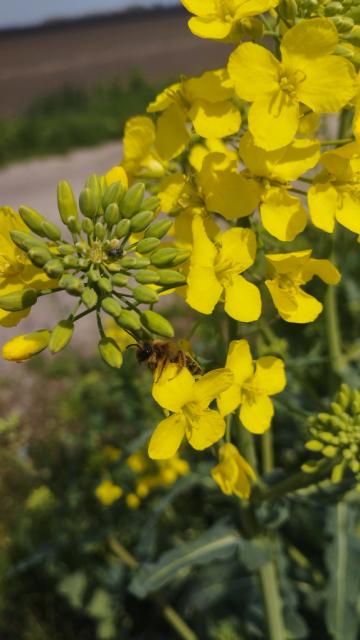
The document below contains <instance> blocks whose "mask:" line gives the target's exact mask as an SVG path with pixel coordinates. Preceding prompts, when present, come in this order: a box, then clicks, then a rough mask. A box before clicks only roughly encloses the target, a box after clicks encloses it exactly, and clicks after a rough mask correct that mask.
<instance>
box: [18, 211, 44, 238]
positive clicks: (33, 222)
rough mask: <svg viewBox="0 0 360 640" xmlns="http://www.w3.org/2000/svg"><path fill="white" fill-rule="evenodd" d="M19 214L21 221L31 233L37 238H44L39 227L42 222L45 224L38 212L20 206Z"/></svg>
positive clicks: (42, 231) (42, 230)
mask: <svg viewBox="0 0 360 640" xmlns="http://www.w3.org/2000/svg"><path fill="white" fill-rule="evenodd" d="M19 214H20V217H21V219H22V221H23V222H25V224H26V226H27V227H29V229H31V231H33V232H34V233H36V234H37V235H38V236H41V237H42V238H45V236H46V234H45V231H44V229H43V228H42V226H41V225H42V223H43V222H46V219H45V218H44V216H42V215H41V214H40V213H38V211H35V209H32V208H31V207H27V206H25V205H21V207H19Z"/></svg>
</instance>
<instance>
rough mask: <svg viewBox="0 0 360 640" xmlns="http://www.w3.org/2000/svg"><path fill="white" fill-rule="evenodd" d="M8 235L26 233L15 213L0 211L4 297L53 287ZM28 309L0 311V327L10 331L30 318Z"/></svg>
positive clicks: (0, 284)
mask: <svg viewBox="0 0 360 640" xmlns="http://www.w3.org/2000/svg"><path fill="white" fill-rule="evenodd" d="M11 231H22V232H23V233H29V229H28V227H27V226H26V225H25V224H24V223H23V221H22V220H21V218H20V216H19V214H18V213H16V212H15V211H14V210H13V209H11V207H0V291H1V295H2V296H3V295H4V296H5V295H8V294H9V293H15V292H16V291H21V290H22V289H28V288H31V289H35V290H36V291H39V290H41V289H46V288H50V287H54V286H56V283H55V282H54V280H50V279H49V278H48V276H47V275H46V273H44V271H42V270H41V269H37V268H36V267H34V266H33V264H32V263H31V262H30V260H29V259H28V257H27V255H26V254H25V253H24V252H23V251H21V250H20V249H18V247H17V246H16V245H15V244H14V243H13V241H12V240H11V236H10V232H11ZM30 310H31V308H30V307H29V308H27V309H24V310H22V311H15V312H13V311H10V312H9V311H3V310H2V309H0V325H2V326H4V327H13V326H15V325H17V324H19V322H20V321H21V320H22V319H23V318H25V317H26V316H27V315H29V313H30Z"/></svg>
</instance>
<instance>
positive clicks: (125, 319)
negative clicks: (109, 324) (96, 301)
mask: <svg viewBox="0 0 360 640" xmlns="http://www.w3.org/2000/svg"><path fill="white" fill-rule="evenodd" d="M116 322H117V324H118V325H119V327H121V328H122V329H125V330H128V331H139V329H141V324H140V318H139V316H138V314H137V313H136V312H135V311H130V310H128V309H124V310H123V311H122V312H121V313H120V315H119V316H118V317H117V318H116Z"/></svg>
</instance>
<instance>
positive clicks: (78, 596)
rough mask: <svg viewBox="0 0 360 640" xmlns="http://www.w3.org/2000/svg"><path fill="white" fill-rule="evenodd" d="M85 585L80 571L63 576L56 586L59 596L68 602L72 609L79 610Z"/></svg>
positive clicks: (84, 577) (85, 581)
mask: <svg viewBox="0 0 360 640" xmlns="http://www.w3.org/2000/svg"><path fill="white" fill-rule="evenodd" d="M86 585H87V578H86V575H85V573H83V572H82V571H76V572H75V573H70V574H69V575H67V576H65V578H63V579H62V580H61V581H60V582H59V583H58V586H57V590H58V592H59V593H61V595H63V596H65V598H66V599H67V600H68V601H69V603H70V605H71V606H72V607H73V608H74V609H81V607H82V604H83V598H84V593H85V589H86Z"/></svg>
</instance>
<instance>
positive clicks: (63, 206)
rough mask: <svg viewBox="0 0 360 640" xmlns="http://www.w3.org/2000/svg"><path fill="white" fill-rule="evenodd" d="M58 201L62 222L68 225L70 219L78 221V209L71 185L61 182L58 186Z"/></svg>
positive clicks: (64, 181) (65, 181)
mask: <svg viewBox="0 0 360 640" xmlns="http://www.w3.org/2000/svg"><path fill="white" fill-rule="evenodd" d="M57 201H58V209H59V213H60V217H61V220H62V221H63V223H64V224H66V225H68V222H69V219H70V218H75V220H77V219H78V209H77V205H76V200H75V196H74V192H73V190H72V187H71V184H70V183H69V182H68V181H67V180H60V182H59V183H58V186H57Z"/></svg>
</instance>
